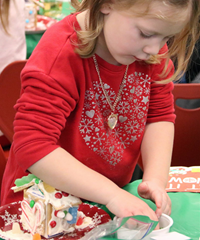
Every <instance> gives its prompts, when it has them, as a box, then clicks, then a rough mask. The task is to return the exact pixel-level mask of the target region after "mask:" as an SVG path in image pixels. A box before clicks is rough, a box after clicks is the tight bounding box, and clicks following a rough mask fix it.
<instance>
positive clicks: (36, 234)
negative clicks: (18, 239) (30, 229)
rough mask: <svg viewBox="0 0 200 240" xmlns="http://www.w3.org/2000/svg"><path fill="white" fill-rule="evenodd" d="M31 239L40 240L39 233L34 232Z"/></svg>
mask: <svg viewBox="0 0 200 240" xmlns="http://www.w3.org/2000/svg"><path fill="white" fill-rule="evenodd" d="M33 240H41V236H40V234H39V233H35V234H34V235H33Z"/></svg>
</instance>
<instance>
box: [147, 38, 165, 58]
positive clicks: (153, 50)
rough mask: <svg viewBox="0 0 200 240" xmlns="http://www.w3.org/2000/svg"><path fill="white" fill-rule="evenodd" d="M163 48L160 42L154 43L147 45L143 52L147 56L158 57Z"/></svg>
mask: <svg viewBox="0 0 200 240" xmlns="http://www.w3.org/2000/svg"><path fill="white" fill-rule="evenodd" d="M161 47H162V45H161V43H160V42H158V41H156V42H152V43H149V44H147V45H146V46H145V47H144V48H143V52H144V53H146V54H147V55H156V54H158V52H159V51H160V49H161Z"/></svg>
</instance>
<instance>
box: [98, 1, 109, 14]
mask: <svg viewBox="0 0 200 240" xmlns="http://www.w3.org/2000/svg"><path fill="white" fill-rule="evenodd" d="M100 11H101V12H102V13H103V14H109V13H110V11H111V6H110V4H109V3H104V4H103V5H102V7H101V10H100Z"/></svg>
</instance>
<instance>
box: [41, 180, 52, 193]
mask: <svg viewBox="0 0 200 240" xmlns="http://www.w3.org/2000/svg"><path fill="white" fill-rule="evenodd" d="M43 186H44V189H45V190H46V191H47V192H48V193H53V192H55V188H54V187H52V186H50V185H49V184H47V183H45V182H43Z"/></svg>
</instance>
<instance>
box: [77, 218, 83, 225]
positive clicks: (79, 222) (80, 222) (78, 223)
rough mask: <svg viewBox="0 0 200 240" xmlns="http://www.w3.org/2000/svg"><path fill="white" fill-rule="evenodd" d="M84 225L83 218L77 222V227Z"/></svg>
mask: <svg viewBox="0 0 200 240" xmlns="http://www.w3.org/2000/svg"><path fill="white" fill-rule="evenodd" d="M82 223H83V218H82V217H79V218H78V220H77V222H76V225H77V226H80V225H81V224H82Z"/></svg>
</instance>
